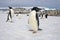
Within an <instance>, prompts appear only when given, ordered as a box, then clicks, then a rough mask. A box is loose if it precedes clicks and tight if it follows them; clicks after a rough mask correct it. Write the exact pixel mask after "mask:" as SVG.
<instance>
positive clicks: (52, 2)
mask: <svg viewBox="0 0 60 40" xmlns="http://www.w3.org/2000/svg"><path fill="white" fill-rule="evenodd" d="M7 6H14V7H31V6H41V7H48V8H60V0H0V7H7Z"/></svg>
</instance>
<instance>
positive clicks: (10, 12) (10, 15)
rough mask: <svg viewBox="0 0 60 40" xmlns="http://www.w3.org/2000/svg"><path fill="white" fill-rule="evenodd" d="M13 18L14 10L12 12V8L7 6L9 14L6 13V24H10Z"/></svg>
mask: <svg viewBox="0 0 60 40" xmlns="http://www.w3.org/2000/svg"><path fill="white" fill-rule="evenodd" d="M13 16H14V10H13V8H12V7H10V6H9V13H8V16H7V21H6V22H8V21H10V22H12V17H13Z"/></svg>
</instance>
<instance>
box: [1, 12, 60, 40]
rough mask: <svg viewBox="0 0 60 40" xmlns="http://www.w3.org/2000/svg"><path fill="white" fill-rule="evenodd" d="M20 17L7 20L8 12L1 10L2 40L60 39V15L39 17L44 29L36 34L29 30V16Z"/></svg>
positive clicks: (22, 15) (41, 26)
mask: <svg viewBox="0 0 60 40" xmlns="http://www.w3.org/2000/svg"><path fill="white" fill-rule="evenodd" d="M19 17H20V18H19ZM19 17H16V16H15V17H13V23H11V22H6V19H7V14H5V13H4V12H3V13H1V12H0V40H60V17H56V16H48V18H47V19H46V18H43V19H41V18H40V17H39V23H40V26H39V27H40V28H41V29H42V30H41V31H38V32H37V33H35V34H34V33H32V32H31V31H29V29H30V27H29V25H28V16H27V15H26V14H21V16H19Z"/></svg>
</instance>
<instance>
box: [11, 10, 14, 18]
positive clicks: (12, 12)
mask: <svg viewBox="0 0 60 40" xmlns="http://www.w3.org/2000/svg"><path fill="white" fill-rule="evenodd" d="M11 15H12V17H14V10H13V9H11Z"/></svg>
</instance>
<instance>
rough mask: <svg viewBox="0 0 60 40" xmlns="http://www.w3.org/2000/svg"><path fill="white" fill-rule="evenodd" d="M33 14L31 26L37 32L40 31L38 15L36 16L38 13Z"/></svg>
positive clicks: (30, 20)
mask: <svg viewBox="0 0 60 40" xmlns="http://www.w3.org/2000/svg"><path fill="white" fill-rule="evenodd" d="M32 13H33V14H32ZM32 13H31V15H30V17H29V24H30V25H31V26H32V29H33V30H34V31H37V30H38V26H37V20H36V15H35V14H36V13H35V12H32ZM34 13H35V14H34Z"/></svg>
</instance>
